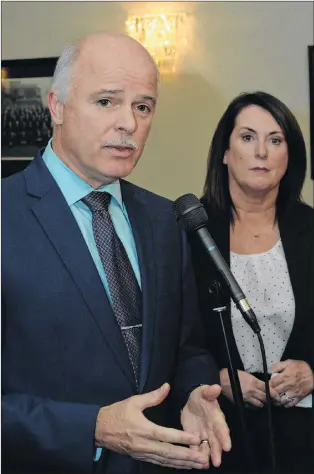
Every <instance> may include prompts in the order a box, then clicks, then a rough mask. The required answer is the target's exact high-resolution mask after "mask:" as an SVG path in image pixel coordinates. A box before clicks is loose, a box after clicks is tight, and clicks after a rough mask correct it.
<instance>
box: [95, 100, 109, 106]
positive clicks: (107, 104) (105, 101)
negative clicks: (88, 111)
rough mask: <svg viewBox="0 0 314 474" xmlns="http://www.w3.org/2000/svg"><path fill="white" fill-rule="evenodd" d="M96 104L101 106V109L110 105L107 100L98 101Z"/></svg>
mask: <svg viewBox="0 0 314 474" xmlns="http://www.w3.org/2000/svg"><path fill="white" fill-rule="evenodd" d="M98 104H100V105H102V106H103V107H108V106H109V105H110V100H109V99H100V100H99V101H98Z"/></svg>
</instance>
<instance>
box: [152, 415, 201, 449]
mask: <svg viewBox="0 0 314 474" xmlns="http://www.w3.org/2000/svg"><path fill="white" fill-rule="evenodd" d="M147 428H148V432H147V435H148V437H149V438H150V439H152V440H156V441H163V442H164V443H173V444H184V445H187V446H190V445H192V446H193V445H195V446H198V445H199V444H200V442H201V439H200V436H199V435H197V434H193V433H188V432H187V431H181V430H176V429H174V428H165V427H164V426H159V425H156V424H154V423H152V422H151V421H148V420H147Z"/></svg>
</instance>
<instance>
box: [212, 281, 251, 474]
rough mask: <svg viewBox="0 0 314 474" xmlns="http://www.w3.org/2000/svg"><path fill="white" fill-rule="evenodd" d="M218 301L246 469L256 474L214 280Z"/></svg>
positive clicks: (217, 307)
mask: <svg viewBox="0 0 314 474" xmlns="http://www.w3.org/2000/svg"><path fill="white" fill-rule="evenodd" d="M208 291H209V292H210V293H211V294H212V295H213V296H214V297H215V300H216V304H217V306H216V307H215V308H213V311H214V312H215V313H217V314H219V317H220V322H221V327H222V332H223V335H224V340H225V346H226V351H227V356H228V373H229V379H230V384H231V389H232V394H233V400H234V403H235V405H236V408H237V414H238V418H239V422H240V427H241V432H242V440H243V442H242V449H243V453H244V458H245V459H246V467H247V471H246V472H247V473H248V474H255V473H256V470H255V463H254V458H253V455H252V450H251V449H250V442H249V437H248V431H247V427H246V424H245V417H244V400H243V394H242V390H241V385H240V380H239V375H238V371H237V369H236V368H235V367H234V364H233V362H232V358H231V354H230V349H229V344H228V338H229V337H231V335H232V331H231V328H230V326H229V324H228V322H227V324H225V321H224V317H223V313H224V312H226V310H227V307H226V306H223V305H222V302H221V286H220V283H219V282H218V281H217V280H214V281H213V283H212V284H211V285H210V287H209V290H208Z"/></svg>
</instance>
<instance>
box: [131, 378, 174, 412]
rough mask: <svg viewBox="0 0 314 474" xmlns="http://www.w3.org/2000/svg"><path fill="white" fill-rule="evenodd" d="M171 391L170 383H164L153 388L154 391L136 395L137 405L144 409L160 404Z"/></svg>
mask: <svg viewBox="0 0 314 474" xmlns="http://www.w3.org/2000/svg"><path fill="white" fill-rule="evenodd" d="M169 391H170V385H169V384H168V383H164V384H163V385H162V386H161V387H159V388H157V389H156V390H153V391H152V392H148V393H143V394H142V395H136V396H134V400H135V402H136V405H137V406H138V407H139V408H140V409H141V410H142V411H143V410H145V409H146V408H150V407H155V406H157V405H160V404H161V403H162V402H163V401H164V400H165V398H167V396H168V394H169Z"/></svg>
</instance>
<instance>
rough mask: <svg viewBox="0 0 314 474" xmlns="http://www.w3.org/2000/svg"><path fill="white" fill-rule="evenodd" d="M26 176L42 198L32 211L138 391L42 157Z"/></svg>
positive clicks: (30, 189)
mask: <svg viewBox="0 0 314 474" xmlns="http://www.w3.org/2000/svg"><path fill="white" fill-rule="evenodd" d="M24 175H25V179H26V185H27V190H28V193H29V194H32V195H35V196H37V197H39V198H40V199H37V200H36V201H35V203H34V205H33V207H32V211H33V212H34V214H35V216H36V217H37V219H38V221H39V223H40V225H41V226H42V227H43V229H44V231H45V233H46V235H47V237H48V239H49V240H50V241H51V243H52V245H53V246H54V247H55V249H56V251H57V253H58V255H59V257H60V259H61V260H62V261H63V263H64V265H65V266H66V267H67V269H68V271H69V273H70V275H71V277H72V278H73V280H74V282H75V284H76V286H77V288H78V289H79V291H80V293H81V295H82V297H83V299H84V301H85V303H86V305H87V306H88V308H89V310H90V312H91V314H92V316H93V318H94V320H95V322H96V324H97V326H98V327H99V329H100V331H101V332H102V334H103V336H104V338H105V340H106V342H107V344H108V346H109V347H110V349H111V350H112V352H113V354H114V356H115V358H116V360H117V362H118V364H119V365H120V367H121V370H122V371H123V373H124V374H125V376H126V377H127V379H128V380H129V382H131V384H132V386H133V388H134V387H135V379H134V374H133V371H132V366H131V363H130V360H129V357H128V353H127V349H126V346H125V344H124V341H123V337H122V334H121V331H120V329H119V327H118V324H117V321H116V318H115V316H114V314H113V311H112V308H111V305H110V303H109V300H108V298H107V295H106V291H105V289H104V287H103V285H102V282H101V279H100V277H99V275H98V272H97V269H96V266H95V264H94V262H93V259H92V257H91V255H90V252H89V250H88V247H87V246H86V243H85V240H84V238H83V236H82V234H81V231H80V229H79V227H78V225H77V223H76V221H75V218H74V216H73V214H72V212H71V210H70V208H69V206H68V205H67V203H66V201H65V199H64V197H63V195H62V193H61V191H60V189H59V188H58V186H57V184H56V183H55V181H54V179H53V178H52V176H51V175H50V173H49V171H48V169H47V168H46V166H45V164H44V162H43V161H42V159H41V157H40V156H38V157H37V159H35V160H34V161H33V162H32V164H31V165H30V166H29V167H28V168H27V169H26V170H25V171H24ZM78 330H79V328H78Z"/></svg>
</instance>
